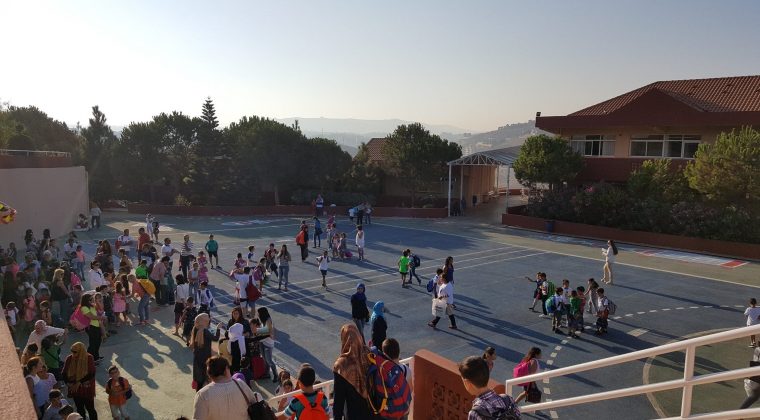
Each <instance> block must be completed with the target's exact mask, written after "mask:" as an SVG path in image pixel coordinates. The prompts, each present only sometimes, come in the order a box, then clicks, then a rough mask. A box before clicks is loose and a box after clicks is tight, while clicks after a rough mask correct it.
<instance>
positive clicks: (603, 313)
mask: <svg viewBox="0 0 760 420" xmlns="http://www.w3.org/2000/svg"><path fill="white" fill-rule="evenodd" d="M596 294H597V295H598V296H599V298H598V301H597V304H596V309H597V312H596V332H595V333H594V335H602V334H607V325H608V321H607V318H608V317H609V315H610V310H609V304H610V301H609V299H607V297H606V296H605V295H604V289H603V288H601V287H600V288H598V289H597V290H596Z"/></svg>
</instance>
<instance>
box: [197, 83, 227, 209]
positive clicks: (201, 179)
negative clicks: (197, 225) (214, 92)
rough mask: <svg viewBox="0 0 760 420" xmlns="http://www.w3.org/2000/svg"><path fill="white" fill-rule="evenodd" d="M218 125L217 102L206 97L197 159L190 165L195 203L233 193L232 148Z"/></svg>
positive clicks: (198, 140) (199, 129) (198, 134)
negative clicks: (231, 177) (231, 176)
mask: <svg viewBox="0 0 760 420" xmlns="http://www.w3.org/2000/svg"><path fill="white" fill-rule="evenodd" d="M218 127H219V120H217V118H216V108H215V107H214V102H213V101H212V100H211V98H206V101H205V102H204V103H203V107H202V109H201V118H200V124H199V127H198V133H197V136H196V142H195V150H194V151H195V153H194V155H195V160H194V161H193V162H192V163H191V164H190V167H191V170H190V172H189V177H188V183H189V185H190V191H191V197H190V201H191V202H192V203H197V204H216V203H218V202H220V201H222V200H224V199H225V198H227V197H228V196H229V194H230V189H231V180H230V162H231V160H232V150H231V147H230V145H229V142H228V141H227V139H226V137H225V136H223V135H222V132H221V131H219V129H218Z"/></svg>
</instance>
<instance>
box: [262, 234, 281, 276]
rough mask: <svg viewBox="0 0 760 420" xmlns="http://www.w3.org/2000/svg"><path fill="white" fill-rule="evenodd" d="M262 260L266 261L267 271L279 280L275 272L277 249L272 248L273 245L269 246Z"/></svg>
mask: <svg viewBox="0 0 760 420" xmlns="http://www.w3.org/2000/svg"><path fill="white" fill-rule="evenodd" d="M264 258H266V260H267V265H266V268H267V270H269V271H270V272H272V273H273V274H274V275H275V277H277V278H278V279H279V278H280V274H279V273H278V272H277V248H275V247H274V243H270V244H269V248H267V250H266V251H265V252H264Z"/></svg>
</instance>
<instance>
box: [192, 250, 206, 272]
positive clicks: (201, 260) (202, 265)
mask: <svg viewBox="0 0 760 420" xmlns="http://www.w3.org/2000/svg"><path fill="white" fill-rule="evenodd" d="M195 261H196V262H197V263H198V273H203V276H204V277H207V276H208V267H206V264H208V258H206V253H205V252H203V251H198V258H196V259H195Z"/></svg>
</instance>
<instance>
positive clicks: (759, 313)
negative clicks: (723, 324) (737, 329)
mask: <svg viewBox="0 0 760 420" xmlns="http://www.w3.org/2000/svg"><path fill="white" fill-rule="evenodd" d="M744 316H745V317H747V326H748V327H749V326H750V325H756V324H758V323H760V308H758V307H757V299H755V298H752V299H750V300H749V308H747V309H745V310H744ZM749 346H750V347H757V339H756V337H755V336H754V335H751V336H749Z"/></svg>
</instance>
